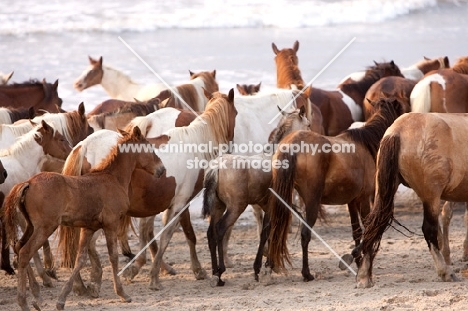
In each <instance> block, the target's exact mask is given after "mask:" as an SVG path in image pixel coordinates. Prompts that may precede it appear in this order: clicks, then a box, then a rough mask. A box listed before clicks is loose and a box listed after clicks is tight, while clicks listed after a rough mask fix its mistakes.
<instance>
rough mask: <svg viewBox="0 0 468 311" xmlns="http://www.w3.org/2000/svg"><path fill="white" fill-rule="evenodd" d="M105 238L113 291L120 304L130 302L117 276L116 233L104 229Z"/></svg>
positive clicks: (130, 299)
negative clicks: (120, 301)
mask: <svg viewBox="0 0 468 311" xmlns="http://www.w3.org/2000/svg"><path fill="white" fill-rule="evenodd" d="M104 234H105V236H106V242H107V250H108V252H109V261H110V263H111V267H112V276H113V279H114V291H115V293H116V294H117V295H118V296H119V297H120V299H121V300H122V302H131V301H132V298H130V296H128V295H127V294H126V293H125V291H124V289H123V286H122V282H121V281H120V278H119V276H118V273H119V253H118V251H117V233H116V232H115V230H110V229H104Z"/></svg>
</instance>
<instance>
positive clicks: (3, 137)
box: [0, 103, 93, 149]
mask: <svg viewBox="0 0 468 311" xmlns="http://www.w3.org/2000/svg"><path fill="white" fill-rule="evenodd" d="M41 120H45V121H46V122H48V123H50V124H51V125H53V126H54V128H55V129H57V130H58V131H59V132H60V133H61V134H62V135H63V136H64V137H65V138H66V139H67V140H68V142H69V143H70V144H71V145H72V146H75V145H76V144H77V143H79V142H80V141H82V140H83V139H84V138H86V136H88V135H89V134H91V133H92V132H93V129H92V128H91V127H90V126H89V124H88V120H87V119H86V115H85V107H84V104H83V103H81V104H79V105H78V109H77V110H75V111H71V112H66V113H46V114H43V115H41V116H38V117H36V118H34V119H33V120H32V121H33V122H34V123H39V122H40V121H41ZM33 127H34V126H33V125H32V124H31V123H30V122H23V123H21V124H18V125H14V124H12V125H8V124H4V125H0V149H6V148H9V147H10V146H12V145H13V144H14V143H15V141H16V140H17V139H18V138H19V137H21V136H22V135H24V134H25V133H27V132H29V131H30V130H31V129H32V128H33Z"/></svg>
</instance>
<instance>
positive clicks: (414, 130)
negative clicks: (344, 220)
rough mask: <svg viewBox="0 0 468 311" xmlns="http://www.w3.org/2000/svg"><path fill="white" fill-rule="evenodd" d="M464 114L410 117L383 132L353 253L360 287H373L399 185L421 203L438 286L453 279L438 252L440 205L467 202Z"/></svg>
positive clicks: (466, 118)
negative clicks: (372, 190)
mask: <svg viewBox="0 0 468 311" xmlns="http://www.w3.org/2000/svg"><path fill="white" fill-rule="evenodd" d="M467 132H468V115H467V114H455V113H409V114H405V115H404V116H402V117H400V118H399V119H398V120H396V121H395V123H394V124H393V125H392V126H391V127H390V128H389V129H388V130H387V132H386V134H385V136H384V137H383V139H382V141H381V143H380V149H379V154H378V156H377V172H376V183H377V184H376V194H375V199H374V202H375V203H374V208H373V210H372V212H371V213H370V214H369V216H368V218H367V219H366V222H365V223H366V227H365V230H364V234H363V238H362V243H361V245H360V246H359V247H357V248H356V249H355V251H353V255H355V256H356V257H361V256H362V259H361V266H360V267H359V271H358V275H357V277H356V281H357V286H358V287H363V288H366V287H371V286H373V280H372V266H373V262H374V259H375V256H376V254H377V252H378V250H379V246H380V242H381V239H382V235H383V233H384V231H385V230H386V229H387V228H388V227H389V226H390V225H391V223H392V221H393V220H394V216H393V211H394V195H395V193H396V191H397V188H398V185H399V184H400V183H402V184H403V185H405V186H408V187H410V188H412V189H413V190H414V191H415V192H416V194H417V195H418V196H419V198H420V199H421V201H422V203H423V210H424V218H423V224H422V231H423V234H424V238H425V240H426V242H427V245H428V247H429V251H430V253H431V255H432V258H433V260H434V264H435V267H436V271H437V274H438V276H439V277H440V278H441V279H442V281H453V280H456V277H455V274H454V273H453V272H452V270H451V268H450V265H449V264H447V263H446V262H445V260H444V257H443V256H442V254H441V251H440V240H439V237H438V229H439V213H440V200H441V199H442V200H447V201H453V202H467V201H468V192H467V191H466V189H467V187H468V170H467V166H466V155H468V144H467V141H466V133H467Z"/></svg>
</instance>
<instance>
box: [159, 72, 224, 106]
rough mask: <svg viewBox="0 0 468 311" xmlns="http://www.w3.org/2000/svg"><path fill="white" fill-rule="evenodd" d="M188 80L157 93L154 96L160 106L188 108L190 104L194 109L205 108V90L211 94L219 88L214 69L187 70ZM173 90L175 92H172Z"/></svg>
mask: <svg viewBox="0 0 468 311" xmlns="http://www.w3.org/2000/svg"><path fill="white" fill-rule="evenodd" d="M189 73H190V81H189V82H187V83H185V84H182V85H179V86H176V87H175V88H173V89H167V90H164V91H162V92H161V93H159V94H158V95H157V96H156V97H155V98H157V99H159V101H160V105H159V106H160V107H161V108H162V107H173V108H178V109H189V107H187V105H189V106H190V108H192V109H193V110H195V111H203V110H205V106H206V103H207V102H208V99H207V98H206V96H205V91H203V89H205V90H206V92H207V93H208V94H212V93H214V92H217V91H218V90H219V87H218V83H217V82H216V70H213V71H202V72H199V73H194V72H192V71H189ZM174 92H175V94H174Z"/></svg>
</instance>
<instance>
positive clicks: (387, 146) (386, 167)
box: [362, 135, 400, 262]
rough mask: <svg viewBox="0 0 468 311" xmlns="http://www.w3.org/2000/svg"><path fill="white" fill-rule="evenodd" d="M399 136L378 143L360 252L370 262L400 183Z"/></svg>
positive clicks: (376, 249)
mask: <svg viewBox="0 0 468 311" xmlns="http://www.w3.org/2000/svg"><path fill="white" fill-rule="evenodd" d="M399 152H400V136H399V135H391V136H386V137H384V138H383V139H382V142H381V143H380V150H379V155H378V158H377V172H376V183H377V185H376V187H377V189H376V194H375V201H374V208H373V209H372V211H371V213H370V214H369V215H368V216H367V217H366V219H365V222H364V223H365V226H364V227H365V230H364V234H363V239H362V252H363V254H369V256H370V258H371V262H372V260H373V258H374V257H375V255H376V253H377V251H378V250H379V246H380V240H381V239H382V235H383V233H384V232H385V230H386V229H387V228H388V227H389V226H390V225H391V223H392V220H393V209H394V196H395V193H396V191H397V189H398V185H399V184H400V180H399V165H398V157H399Z"/></svg>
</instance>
